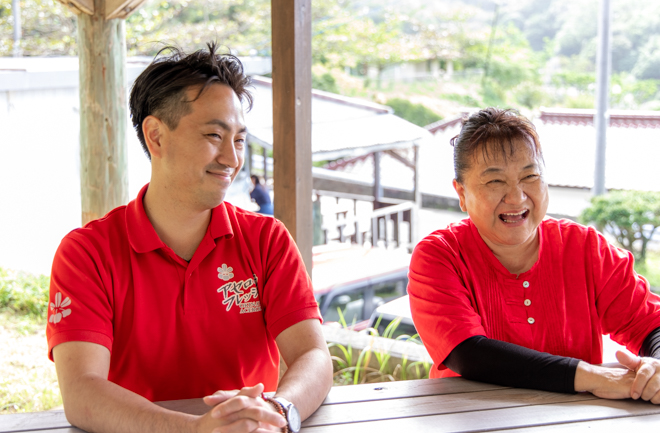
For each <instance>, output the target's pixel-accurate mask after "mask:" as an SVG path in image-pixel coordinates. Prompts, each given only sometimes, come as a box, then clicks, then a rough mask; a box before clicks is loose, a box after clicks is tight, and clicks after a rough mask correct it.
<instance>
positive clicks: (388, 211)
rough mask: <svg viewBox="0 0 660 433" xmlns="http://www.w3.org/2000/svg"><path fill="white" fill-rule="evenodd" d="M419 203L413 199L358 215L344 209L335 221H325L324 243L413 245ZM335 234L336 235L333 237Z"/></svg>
mask: <svg viewBox="0 0 660 433" xmlns="http://www.w3.org/2000/svg"><path fill="white" fill-rule="evenodd" d="M415 211H416V206H415V204H414V203H412V202H405V203H400V204H397V205H393V206H387V207H383V208H380V209H376V210H374V211H373V212H371V213H368V214H364V213H363V214H360V215H358V214H357V212H355V210H354V209H353V210H348V209H347V210H341V211H339V212H337V213H336V214H335V216H336V220H333V221H324V222H323V224H322V231H323V240H324V243H326V244H327V243H329V242H330V241H339V242H342V243H343V242H347V241H349V240H350V242H351V243H354V244H358V245H364V244H366V243H369V244H371V246H373V247H384V248H391V247H395V248H407V249H409V250H410V249H411V248H412V247H413V245H412V240H413V232H412V227H413V223H412V221H413V219H414V213H415ZM332 234H336V236H335V237H330V236H332Z"/></svg>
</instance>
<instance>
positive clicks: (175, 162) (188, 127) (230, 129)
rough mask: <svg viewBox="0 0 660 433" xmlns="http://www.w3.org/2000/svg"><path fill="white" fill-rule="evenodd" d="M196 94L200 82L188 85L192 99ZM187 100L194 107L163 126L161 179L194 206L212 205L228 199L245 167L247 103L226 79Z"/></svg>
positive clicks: (188, 97) (206, 207)
mask: <svg viewBox="0 0 660 433" xmlns="http://www.w3.org/2000/svg"><path fill="white" fill-rule="evenodd" d="M198 93H199V87H195V88H190V89H188V90H187V91H186V100H188V101H192V100H194V99H195V97H196V96H197V94H198ZM189 104H190V108H191V110H190V112H189V113H187V114H186V115H184V116H183V117H181V119H179V122H178V124H177V126H176V128H174V129H172V130H170V129H169V128H167V127H166V131H164V141H163V154H162V159H161V167H162V175H163V176H164V179H163V181H164V182H165V184H166V185H167V187H168V188H170V189H173V191H172V192H174V193H175V194H177V195H178V196H179V197H181V198H182V199H184V200H185V201H191V205H193V206H194V207H195V208H198V209H199V210H203V209H211V208H214V207H216V206H217V205H219V204H220V203H221V202H222V201H223V200H224V197H225V194H226V193H227V189H228V188H229V186H230V185H231V183H232V182H233V180H234V179H235V178H236V176H237V175H238V172H239V171H240V169H241V167H242V166H243V160H244V155H245V146H246V136H247V130H246V128H245V121H244V117H243V107H242V106H241V101H240V100H239V98H238V96H237V95H236V93H235V92H234V91H233V90H232V89H231V88H230V87H229V86H226V85H224V84H211V85H209V86H208V87H207V88H206V89H204V91H203V92H202V94H201V95H199V97H198V98H197V99H196V100H194V102H190V103H189ZM184 197H185V198H184Z"/></svg>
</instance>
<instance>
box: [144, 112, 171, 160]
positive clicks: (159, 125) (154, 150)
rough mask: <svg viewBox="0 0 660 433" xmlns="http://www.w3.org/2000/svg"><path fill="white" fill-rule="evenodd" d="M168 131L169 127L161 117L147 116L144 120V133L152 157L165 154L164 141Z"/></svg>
mask: <svg viewBox="0 0 660 433" xmlns="http://www.w3.org/2000/svg"><path fill="white" fill-rule="evenodd" d="M166 131H167V127H166V126H165V124H164V123H163V122H162V120H160V119H159V118H157V117H155V116H147V117H146V118H145V119H144V121H143V122H142V133H143V134H144V142H145V144H146V145H147V149H149V153H150V154H151V158H154V157H155V158H160V157H161V156H162V154H163V146H162V141H163V138H164V135H165V133H166Z"/></svg>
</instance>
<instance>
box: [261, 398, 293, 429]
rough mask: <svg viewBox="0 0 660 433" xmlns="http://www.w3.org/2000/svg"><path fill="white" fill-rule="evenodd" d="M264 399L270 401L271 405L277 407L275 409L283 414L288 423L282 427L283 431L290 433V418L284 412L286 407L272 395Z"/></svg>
mask: <svg viewBox="0 0 660 433" xmlns="http://www.w3.org/2000/svg"><path fill="white" fill-rule="evenodd" d="M263 399H264V400H266V401H267V402H268V403H270V404H271V406H273V407H274V408H275V411H277V413H279V414H280V415H282V417H283V418H284V420H285V421H286V425H285V426H284V427H282V433H289V419H288V418H287V416H286V413H285V412H284V407H283V406H282V405H281V404H280V403H279V402H278V401H277V400H273V399H272V398H270V397H263Z"/></svg>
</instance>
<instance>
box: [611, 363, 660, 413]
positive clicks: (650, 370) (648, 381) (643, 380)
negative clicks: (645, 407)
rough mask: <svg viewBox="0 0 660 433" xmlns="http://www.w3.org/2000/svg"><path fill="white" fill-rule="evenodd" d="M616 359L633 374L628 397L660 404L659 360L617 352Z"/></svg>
mask: <svg viewBox="0 0 660 433" xmlns="http://www.w3.org/2000/svg"><path fill="white" fill-rule="evenodd" d="M616 359H617V360H618V361H619V363H620V364H621V365H623V366H624V367H626V368H628V369H629V370H630V371H631V372H633V373H634V374H635V379H634V380H633V383H632V386H631V387H630V397H632V398H633V399H635V400H637V399H638V398H640V397H641V398H642V400H646V401H650V402H651V403H653V404H660V360H658V359H655V358H647V357H639V356H634V355H631V354H629V353H626V352H622V351H620V350H619V351H617V352H616Z"/></svg>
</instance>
